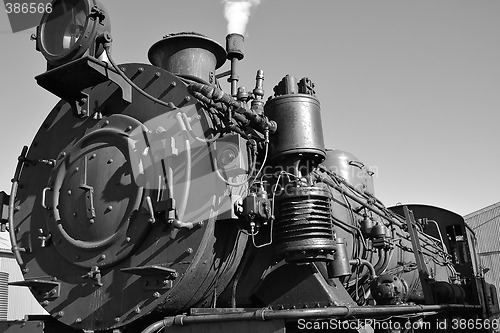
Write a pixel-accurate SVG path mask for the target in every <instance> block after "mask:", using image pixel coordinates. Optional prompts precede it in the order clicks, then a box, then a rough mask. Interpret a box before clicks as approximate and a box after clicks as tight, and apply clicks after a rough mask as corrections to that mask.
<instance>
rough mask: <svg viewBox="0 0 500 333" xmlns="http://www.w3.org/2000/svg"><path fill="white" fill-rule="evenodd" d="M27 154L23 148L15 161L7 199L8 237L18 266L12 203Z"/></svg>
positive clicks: (26, 148) (19, 261) (26, 150)
mask: <svg viewBox="0 0 500 333" xmlns="http://www.w3.org/2000/svg"><path fill="white" fill-rule="evenodd" d="M27 152H28V147H27V146H24V147H23V150H22V151H21V155H19V157H18V161H17V166H16V171H15V172H14V178H12V187H11V190H10V197H9V217H8V220H9V236H10V242H11V244H12V253H14V257H15V258H16V261H17V263H18V264H19V266H22V265H24V262H23V259H22V258H21V249H20V248H19V245H18V244H17V240H16V232H15V227H14V209H15V208H14V203H15V200H16V195H17V188H18V187H19V176H20V175H21V169H22V167H23V163H24V162H25V161H26V154H27Z"/></svg>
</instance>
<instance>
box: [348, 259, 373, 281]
mask: <svg viewBox="0 0 500 333" xmlns="http://www.w3.org/2000/svg"><path fill="white" fill-rule="evenodd" d="M349 264H351V265H353V266H366V267H367V268H368V270H369V271H370V275H371V276H372V277H373V278H375V277H376V276H377V274H376V273H375V268H374V267H373V265H372V263H371V262H369V261H368V260H366V259H360V258H356V259H352V260H349Z"/></svg>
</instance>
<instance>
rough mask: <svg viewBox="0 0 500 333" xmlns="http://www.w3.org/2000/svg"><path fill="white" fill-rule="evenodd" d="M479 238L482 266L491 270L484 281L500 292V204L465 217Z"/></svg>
mask: <svg viewBox="0 0 500 333" xmlns="http://www.w3.org/2000/svg"><path fill="white" fill-rule="evenodd" d="M464 219H465V222H466V223H467V224H468V225H469V227H471V229H472V230H473V231H474V233H475V234H476V237H477V247H478V251H479V257H480V260H481V265H482V267H484V268H489V271H488V272H486V273H485V274H484V279H485V281H486V282H488V283H492V284H494V285H495V287H496V288H497V291H500V242H498V240H499V239H500V202H498V203H496V204H493V205H490V206H488V207H484V208H483V209H480V210H478V211H476V212H473V213H471V214H468V215H465V216H464Z"/></svg>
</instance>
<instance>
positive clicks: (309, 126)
mask: <svg viewBox="0 0 500 333" xmlns="http://www.w3.org/2000/svg"><path fill="white" fill-rule="evenodd" d="M264 113H265V115H266V116H268V117H269V119H271V120H274V121H276V123H278V124H279V128H278V130H277V131H276V133H274V134H273V135H272V136H271V139H270V146H269V159H270V160H274V159H277V158H279V157H284V156H289V155H293V154H297V155H298V154H304V155H310V156H311V158H312V159H314V160H319V161H322V160H323V159H324V157H325V144H324V140H323V127H322V125H321V124H322V122H321V113H320V104H319V101H318V99H317V98H316V97H314V96H312V95H307V94H289V95H283V96H279V97H275V98H273V99H271V100H270V101H268V102H267V103H266V104H265V105H264Z"/></svg>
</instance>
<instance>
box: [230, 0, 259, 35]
mask: <svg viewBox="0 0 500 333" xmlns="http://www.w3.org/2000/svg"><path fill="white" fill-rule="evenodd" d="M222 3H223V4H224V16H225V17H226V20H227V33H228V34H232V33H237V34H240V35H245V28H246V26H247V23H248V19H249V18H250V9H251V8H252V7H253V6H257V5H258V4H259V3H260V0H241V1H229V0H222Z"/></svg>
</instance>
